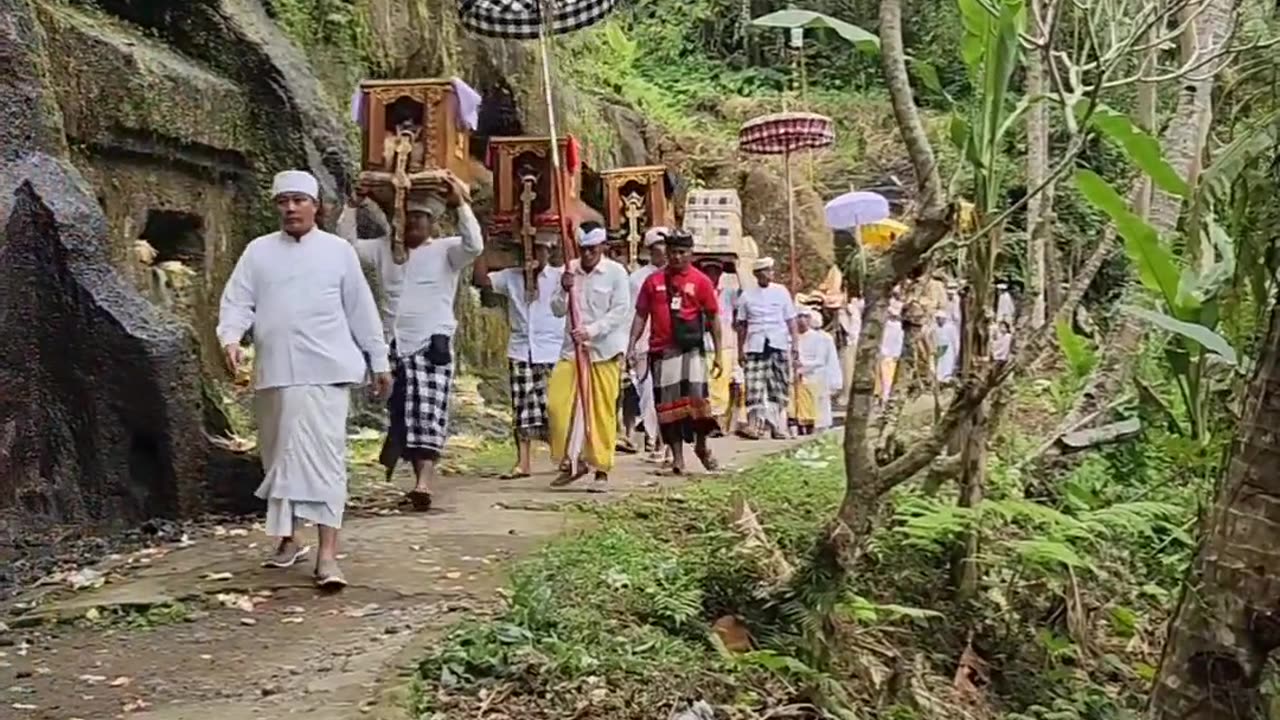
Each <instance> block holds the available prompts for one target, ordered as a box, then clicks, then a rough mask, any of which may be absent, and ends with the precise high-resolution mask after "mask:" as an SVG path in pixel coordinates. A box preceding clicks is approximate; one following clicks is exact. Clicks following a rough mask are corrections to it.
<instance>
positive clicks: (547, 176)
mask: <svg viewBox="0 0 1280 720" xmlns="http://www.w3.org/2000/svg"><path fill="white" fill-rule="evenodd" d="M557 145H558V146H559V151H560V172H561V182H562V183H563V184H562V187H563V188H565V192H566V197H564V198H563V203H562V207H566V208H567V207H570V206H571V205H572V204H573V203H575V202H576V201H577V199H578V195H579V193H580V191H581V185H582V178H581V167H580V166H579V161H578V149H577V142H576V141H575V140H574V139H573V138H572V137H563V138H560V139H559V142H558V143H557ZM488 165H489V169H490V170H492V171H493V214H492V216H491V219H490V221H489V228H488V230H489V232H488V240H487V242H486V243H485V264H486V265H487V266H488V267H489V268H491V269H495V270H496V269H502V268H512V267H524V268H525V271H526V278H525V280H526V282H525V289H526V292H528V293H529V294H530V295H531V296H532V295H533V293H534V292H535V286H534V282H533V280H534V279H533V278H532V277H530V276H531V275H532V271H531V270H530V269H529V268H528V266H527V265H526V264H525V261H524V259H525V258H531V257H533V243H534V238H535V236H537V235H538V234H539V233H554V234H555V236H556V241H557V242H559V238H560V215H559V214H558V213H557V212H556V208H555V197H554V195H553V188H554V186H553V185H552V181H553V177H554V176H553V172H552V164H551V138H549V137H529V136H521V137H494V138H489V157H488Z"/></svg>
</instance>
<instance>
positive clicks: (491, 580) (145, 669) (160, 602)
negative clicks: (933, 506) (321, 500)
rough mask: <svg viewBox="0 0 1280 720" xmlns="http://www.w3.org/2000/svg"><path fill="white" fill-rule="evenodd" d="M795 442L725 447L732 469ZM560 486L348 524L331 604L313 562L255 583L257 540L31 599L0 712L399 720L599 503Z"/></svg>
mask: <svg viewBox="0 0 1280 720" xmlns="http://www.w3.org/2000/svg"><path fill="white" fill-rule="evenodd" d="M785 446H786V443H779V442H758V443H746V442H743V441H739V440H734V439H723V440H719V441H717V442H716V445H715V447H716V451H717V453H718V455H719V457H720V458H721V460H722V462H724V463H725V464H726V466H727V467H728V468H730V469H732V468H741V467H744V466H745V465H747V464H748V463H750V462H752V461H753V460H758V459H759V458H761V457H762V456H764V455H766V454H768V453H770V452H776V451H777V450H779V449H781V448H783V447H785ZM651 468H652V466H650V465H645V464H643V463H641V462H639V460H638V459H635V458H624V459H623V460H622V461H621V463H620V466H619V468H618V469H617V471H616V473H615V478H614V483H613V485H614V487H613V491H612V492H611V494H610V495H608V496H603V498H608V497H614V498H616V497H619V496H622V495H625V494H627V493H631V492H646V491H651V490H653V489H656V488H658V487H661V485H659V484H658V482H657V479H656V478H654V477H653V476H652V475H650V474H649V470H651ZM550 477H551V476H550V474H548V473H542V474H538V475H535V477H533V478H531V479H526V480H516V481H504V480H497V479H475V478H458V477H455V478H449V479H448V480H446V481H445V482H444V483H443V484H442V486H441V487H440V492H439V501H440V505H441V508H440V509H439V510H438V511H433V512H432V513H431V514H429V515H398V514H386V513H387V511H381V512H382V513H383V514H381V515H379V514H376V513H375V514H372V515H370V516H366V517H355V518H353V519H351V520H350V522H348V523H347V528H346V531H345V533H344V550H345V552H346V554H347V555H348V557H347V558H346V559H345V562H344V568H345V570H346V572H347V575H348V579H349V580H350V581H351V582H352V586H351V587H350V588H348V590H347V591H345V592H343V593H342V594H340V595H336V596H325V595H320V594H318V593H317V592H316V591H315V590H314V589H313V588H312V587H311V584H310V577H309V572H310V567H309V566H307V567H301V566H300V567H297V568H293V569H290V570H286V571H265V570H261V569H259V568H258V567H257V565H258V561H259V560H260V559H261V557H262V555H263V552H264V550H265V549H266V547H267V545H268V541H267V539H266V538H264V537H263V536H262V534H261V531H260V530H257V529H252V528H231V529H229V530H228V529H225V528H220V529H219V530H221V531H222V532H218V533H217V534H216V535H215V534H210V536H209V537H199V538H194V544H191V545H189V546H187V547H173V548H165V549H161V550H159V551H150V552H144V553H142V554H134V555H132V556H130V557H129V558H123V559H116V560H114V561H108V562H107V563H105V564H104V565H103V566H102V567H103V568H104V569H105V570H107V580H108V581H107V582H106V584H105V585H103V586H102V587H99V588H97V589H90V590H81V591H79V592H70V591H68V590H66V589H65V586H63V587H62V588H60V589H58V590H57V591H52V590H49V589H41V588H36V589H35V590H33V591H32V592H30V593H27V594H26V595H24V596H23V597H21V598H20V604H19V605H17V606H14V607H10V608H8V610H9V615H7V616H6V615H0V618H5V622H8V623H9V624H10V625H12V626H13V627H12V629H11V630H10V631H8V632H6V631H5V629H4V627H3V626H0V692H3V693H4V695H3V697H2V698H0V708H2V709H3V712H0V716H3V717H5V718H15V720H17V719H22V720H28V719H32V720H34V719H37V718H38V719H40V720H45V719H48V720H71V719H72V718H81V719H83V720H99V719H101V718H113V717H126V716H127V717H130V718H138V719H139V720H144V719H145V720H206V719H208V718H218V719H219V720H249V719H250V718H253V719H254V720H273V719H275V718H306V719H308V720H331V719H332V720H336V719H339V718H357V717H370V718H385V719H387V720H390V719H391V718H405V717H407V716H406V714H405V712H404V707H405V700H406V698H407V693H408V682H407V681H408V676H409V674H410V672H411V669H412V664H413V662H414V661H415V660H416V659H417V658H418V657H419V656H420V655H421V653H422V652H423V650H424V649H425V648H426V647H428V646H429V644H430V643H431V642H432V640H433V638H435V637H437V635H438V633H439V632H440V630H441V629H442V628H444V627H446V626H447V625H449V624H450V623H452V622H454V621H456V620H457V619H459V618H461V617H463V616H465V615H468V614H475V613H484V612H486V611H487V610H488V609H490V608H492V607H493V603H494V599H495V591H496V590H497V588H498V585H499V583H500V581H501V579H502V574H501V568H502V565H503V563H504V561H506V560H508V559H510V558H512V557H515V556H519V555H521V554H524V553H527V552H529V551H530V550H531V549H533V548H534V547H535V546H537V545H538V544H539V543H541V542H543V541H545V540H546V539H547V538H549V537H552V536H554V535H556V534H557V533H560V532H562V531H564V530H565V529H566V528H567V527H568V524H569V522H570V518H569V516H568V515H567V514H566V513H565V512H564V510H565V506H566V505H568V504H572V503H578V502H601V501H604V499H603V498H602V496H599V495H591V494H586V493H582V492H575V491H573V490H564V491H554V490H550V489H549V488H547V482H548V481H549V480H550ZM695 477H696V476H695ZM661 482H662V484H665V485H670V484H671V480H669V479H663V480H662V481H661Z"/></svg>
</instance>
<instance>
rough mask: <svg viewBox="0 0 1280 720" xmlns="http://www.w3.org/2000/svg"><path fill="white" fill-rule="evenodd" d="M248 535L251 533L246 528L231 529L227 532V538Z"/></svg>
mask: <svg viewBox="0 0 1280 720" xmlns="http://www.w3.org/2000/svg"><path fill="white" fill-rule="evenodd" d="M248 534H249V531H248V530H245V529H244V528H231V529H230V530H228V531H227V537H245V536H246V535H248Z"/></svg>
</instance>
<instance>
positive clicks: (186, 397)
mask: <svg viewBox="0 0 1280 720" xmlns="http://www.w3.org/2000/svg"><path fill="white" fill-rule="evenodd" d="M0 17H4V18H5V22H4V23H0V66H3V67H5V68H6V69H9V68H12V69H13V70H12V72H13V76H12V80H6V82H5V83H3V84H0V120H2V121H3V122H2V123H0V125H2V126H0V153H2V155H0V160H2V161H3V163H2V164H0V227H3V228H4V234H3V236H0V257H3V261H4V270H3V278H2V281H3V286H2V288H3V289H2V290H0V333H3V334H0V337H4V338H5V343H4V345H3V355H4V367H3V370H2V371H0V528H3V527H5V526H6V525H7V526H8V527H10V528H13V527H19V528H20V527H22V525H24V524H35V523H41V522H50V521H51V522H70V523H78V524H83V525H87V526H94V527H99V526H104V525H111V524H116V523H122V522H124V523H127V522H133V521H137V520H139V519H142V518H146V517H151V516H181V515H192V514H197V513H201V512H207V511H218V510H222V511H243V510H245V509H247V508H249V507H252V503H251V502H250V494H251V493H252V491H253V489H254V487H255V486H256V479H257V478H258V477H260V471H259V470H256V468H255V464H254V463H253V462H251V461H248V460H246V461H244V462H237V461H236V460H235V459H234V458H228V457H225V456H224V455H222V454H220V453H219V451H218V450H217V448H216V447H214V446H213V445H212V444H211V443H209V441H208V440H207V438H206V436H205V433H204V428H206V427H209V426H214V427H215V428H216V426H218V425H224V424H225V420H224V419H223V418H221V417H220V412H221V411H220V408H217V407H211V406H209V404H207V403H206V402H205V393H203V392H202V384H203V380H202V377H203V376H205V375H206V374H207V373H209V372H212V371H214V368H216V362H217V347H216V343H215V342H213V341H212V329H213V325H214V323H215V322H216V314H217V313H216V302H217V297H218V294H219V292H220V291H221V286H222V283H223V282H224V280H225V278H226V276H227V274H228V273H229V271H230V268H231V266H232V264H233V263H234V261H235V259H236V257H237V256H238V255H239V252H240V250H241V249H242V248H243V246H244V244H245V243H246V242H247V241H248V240H249V239H251V238H252V237H253V236H254V235H257V234H260V233H261V232H264V231H265V230H266V229H268V228H269V227H270V225H271V220H270V208H269V205H268V203H267V201H266V192H265V190H266V188H267V187H268V186H269V183H270V178H271V175H272V174H273V173H274V172H275V171H277V170H279V169H284V168H307V169H309V170H311V171H312V172H313V173H315V174H316V175H317V176H318V177H320V178H321V181H322V183H323V184H324V186H325V189H326V192H327V194H328V195H329V199H330V200H331V201H332V200H336V197H335V196H334V192H333V190H334V180H333V178H332V177H330V175H329V173H328V172H327V171H326V169H325V166H324V163H323V162H322V159H323V158H324V157H325V155H326V154H329V155H332V156H336V157H337V158H338V160H339V162H345V161H346V159H347V158H349V157H350V150H349V144H348V139H347V137H346V135H345V133H344V130H343V128H342V126H341V124H340V121H339V118H338V116H337V114H336V113H335V112H334V107H335V104H334V103H333V102H331V101H330V100H329V99H328V98H327V97H325V95H324V92H323V90H322V89H321V86H320V84H319V83H318V82H317V81H316V80H315V77H314V76H313V75H312V74H311V72H310V70H309V69H308V64H307V61H306V58H305V57H304V56H303V55H302V53H301V52H300V51H298V50H297V49H296V48H295V47H294V46H293V45H292V44H291V43H290V42H289V41H288V40H287V39H286V38H285V37H284V35H283V34H282V33H281V32H280V31H279V29H278V28H277V27H276V26H275V25H274V23H272V22H271V20H270V18H268V17H267V15H266V13H265V11H264V10H263V8H262V6H261V4H260V3H258V2H256V1H250V0H192V1H191V2H183V3H153V2H142V1H136V2H134V1H129V0H118V1H117V0H100V1H99V2H96V3H89V2H83V3H79V2H64V1H61V0H59V1H55V0H0ZM139 241H145V242H146V243H147V244H149V245H150V246H151V247H153V248H154V249H155V252H156V256H155V257H154V258H151V259H150V262H149V263H148V262H143V261H141V260H139V255H138V253H137V252H136V251H135V247H136V246H137V244H138V243H139ZM201 348H203V349H204V351H203V363H202V353H201ZM255 476H256V477H255Z"/></svg>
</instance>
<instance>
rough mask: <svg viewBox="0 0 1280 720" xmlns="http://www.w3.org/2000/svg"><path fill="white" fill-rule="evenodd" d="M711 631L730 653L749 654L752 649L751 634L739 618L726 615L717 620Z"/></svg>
mask: <svg viewBox="0 0 1280 720" xmlns="http://www.w3.org/2000/svg"><path fill="white" fill-rule="evenodd" d="M711 629H712V630H713V631H714V632H715V634H716V636H717V637H719V638H720V642H722V643H724V646H725V649H727V650H728V651H729V652H747V651H748V650H750V649H751V632H750V631H749V630H747V626H746V625H743V624H742V621H741V620H739V619H738V618H736V617H734V616H732V615H725V616H724V617H722V618H720V619H719V620H716V621H715V623H714V624H712V626H711Z"/></svg>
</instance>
